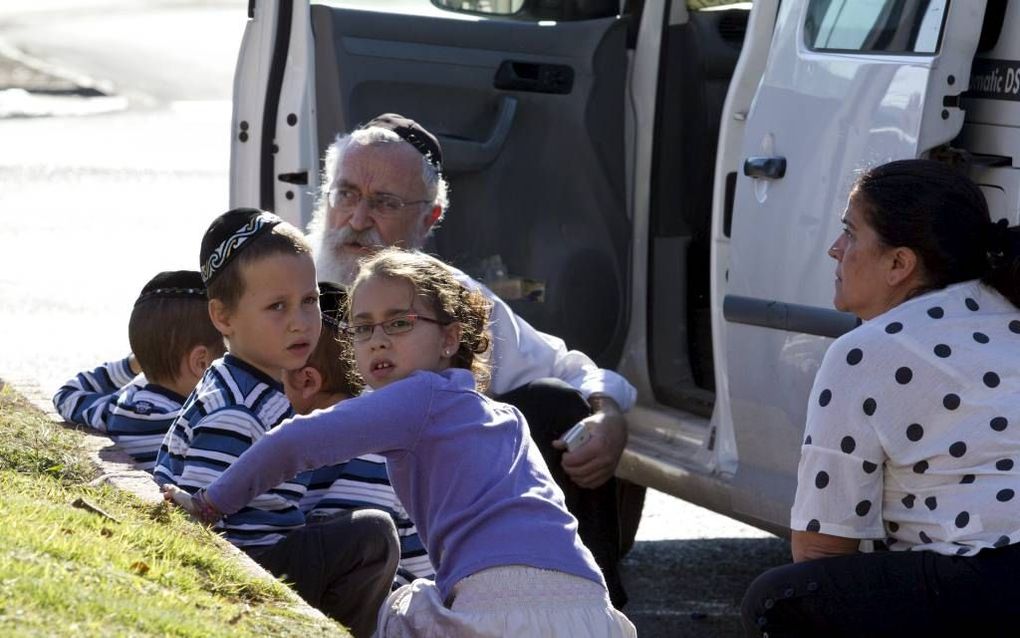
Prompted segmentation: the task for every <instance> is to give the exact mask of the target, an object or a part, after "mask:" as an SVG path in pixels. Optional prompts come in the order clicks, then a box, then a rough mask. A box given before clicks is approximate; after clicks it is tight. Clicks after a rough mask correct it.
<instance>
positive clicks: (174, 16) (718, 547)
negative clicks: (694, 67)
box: [0, 0, 788, 638]
mask: <svg viewBox="0 0 1020 638" xmlns="http://www.w3.org/2000/svg"><path fill="white" fill-rule="evenodd" d="M413 2H419V3H420V2H421V0H411V3H413ZM360 4H362V5H366V3H365V2H361V3H360ZM408 4H410V3H409V2H408V0H402V2H401V3H388V4H387V8H388V9H390V10H394V9H397V8H399V7H398V5H402V6H406V5H408ZM245 7H246V2H244V1H243V0H208V1H187V0H164V1H161V2H142V1H141V0H105V1H104V0H75V1H71V0H35V1H32V2H26V1H24V0H5V2H4V3H3V4H2V6H0V54H2V53H3V51H5V50H6V51H8V53H10V54H12V55H17V54H18V53H19V52H21V53H26V54H29V55H30V56H32V59H33V60H36V61H42V62H43V63H44V64H42V65H41V66H37V67H35V68H34V69H29V70H27V71H26V70H25V68H24V67H23V66H22V65H19V64H10V63H8V64H6V65H5V64H3V63H0V140H2V143H0V220H2V221H3V223H2V224H0V247H2V250H0V353H2V354H0V378H2V379H4V380H5V381H7V382H8V383H10V384H12V385H14V386H15V387H20V388H22V389H26V390H30V391H35V392H40V391H41V392H43V393H45V394H52V392H53V391H54V390H55V389H56V388H57V387H58V386H59V385H60V384H61V383H62V382H63V381H64V380H65V379H66V378H68V377H69V376H71V375H72V374H74V373H75V372H77V371H78V370H81V369H84V368H86V367H92V366H94V365H95V364H97V363H98V362H100V361H106V360H110V359H113V358H117V357H120V356H123V355H124V354H126V352H127V335H126V328H127V316H128V313H129V311H130V307H131V303H132V302H133V300H134V298H135V296H136V294H137V291H138V290H139V289H140V288H141V286H142V284H143V283H144V282H145V281H146V280H147V279H148V278H149V277H150V276H151V275H152V274H153V273H155V272H157V271H159V270H170V269H178V268H194V267H195V263H196V261H197V252H198V250H197V238H198V237H200V235H201V233H202V232H203V231H204V229H205V227H206V225H207V223H208V221H209V220H210V219H211V218H213V217H214V216H215V215H217V214H219V213H220V212H222V211H223V210H224V209H225V207H226V205H227V172H228V166H229V147H228V143H229V138H228V136H229V120H230V92H231V85H232V74H233V66H234V62H235V59H236V52H237V46H238V43H239V42H240V37H241V33H242V30H243V28H244V23H245ZM5 47H7V48H6V49H5ZM47 70H50V71H53V72H54V73H56V74H57V76H51V77H49V78H47ZM58 76H59V77H58ZM11 78H20V79H19V80H17V81H15V80H12V79H11ZM68 78H70V79H68ZM85 78H91V80H92V81H95V85H96V86H97V87H98V88H99V89H101V90H102V91H103V92H105V93H107V94H108V95H107V97H99V98H96V97H91V98H89V97H81V96H80V95H77V94H75V93H74V91H65V92H63V93H60V92H57V93H59V94H57V95H44V94H38V93H37V94H25V93H24V92H19V91H11V90H6V91H5V90H4V87H5V86H6V87H10V86H18V82H20V83H21V85H23V86H27V87H28V88H36V89H39V88H40V87H46V86H51V87H56V86H58V85H59V86H62V87H64V88H67V87H74V86H75V82H76V81H80V82H85V83H88V82H89V80H86V79H85ZM32 82H35V83H36V84H35V85H34V87H33V86H30V85H31V83H32ZM12 83H13V84H12ZM46 114H49V115H46ZM787 559H788V549H787V545H786V543H785V542H784V541H781V540H779V539H776V538H775V537H773V536H771V535H769V534H767V533H765V532H762V531H760V530H756V529H754V528H751V527H748V526H745V525H742V524H739V523H736V522H734V521H732V520H730V519H727V518H724V517H721V516H718V515H715V514H712V513H710V512H707V511H706V510H703V509H701V508H697V507H694V506H692V505H690V504H687V503H684V502H683V501H679V500H677V499H674V498H671V497H669V496H666V495H664V494H660V493H654V492H653V493H650V494H649V497H648V499H647V502H646V507H645V515H644V517H643V519H642V522H641V527H640V529H639V532H638V542H637V544H636V546H635V548H634V550H633V551H632V552H631V554H630V555H629V556H628V557H627V559H626V560H625V562H624V578H625V581H626V584H627V588H628V591H629V593H630V598H631V602H630V605H629V606H628V608H627V609H626V611H627V613H628V615H630V616H631V618H632V619H633V620H634V622H635V624H636V625H637V626H638V629H639V633H640V635H642V636H650V637H665V636H679V635H682V636H692V637H705V638H708V637H712V638H714V637H723V636H739V635H741V631H740V629H739V622H738V618H737V613H738V612H737V609H738V606H739V601H740V597H741V595H742V593H743V590H744V589H745V588H746V586H747V584H748V583H749V582H750V580H751V579H752V578H753V577H754V576H755V575H757V574H758V573H760V572H761V571H763V570H764V569H766V568H767V567H769V566H772V565H777V564H780V563H783V562H785V561H786V560H787Z"/></svg>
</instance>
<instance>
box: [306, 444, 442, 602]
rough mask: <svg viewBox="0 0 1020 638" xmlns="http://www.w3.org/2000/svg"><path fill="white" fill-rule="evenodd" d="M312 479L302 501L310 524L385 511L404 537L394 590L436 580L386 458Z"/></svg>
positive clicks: (369, 458)
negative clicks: (370, 510)
mask: <svg viewBox="0 0 1020 638" xmlns="http://www.w3.org/2000/svg"><path fill="white" fill-rule="evenodd" d="M311 475H312V477H311V479H310V481H309V484H308V492H307V493H306V494H305V497H304V498H303V499H301V509H302V510H303V511H304V512H305V515H306V516H307V517H308V519H309V520H312V519H313V518H316V517H318V516H330V515H333V514H337V513H339V512H343V511H347V510H352V509H358V508H365V507H371V508H375V509H380V510H383V511H385V512H387V513H388V514H389V515H390V516H391V517H393V523H394V524H395V525H396V527H397V535H398V536H399V537H400V564H399V565H398V567H397V575H396V579H395V580H394V581H393V586H394V589H395V588H397V587H400V586H401V585H406V584H408V583H410V582H411V581H412V580H414V579H416V578H435V576H436V570H435V569H434V568H433V567H432V562H431V561H430V560H429V556H428V552H427V551H426V550H425V546H424V545H423V544H422V542H421V539H420V538H418V530H417V529H416V528H415V527H414V523H413V522H412V521H411V517H410V516H409V515H408V514H407V511H406V510H405V509H404V507H403V505H401V504H400V499H398V498H397V495H396V493H395V492H394V491H393V487H392V486H391V485H390V478H389V475H388V474H387V473H386V459H385V458H383V457H382V456H379V455H377V454H366V455H364V456H359V457H358V458H355V459H352V460H350V461H348V462H346V463H340V464H338V465H329V466H326V467H321V468H319V469H317V470H312V472H311Z"/></svg>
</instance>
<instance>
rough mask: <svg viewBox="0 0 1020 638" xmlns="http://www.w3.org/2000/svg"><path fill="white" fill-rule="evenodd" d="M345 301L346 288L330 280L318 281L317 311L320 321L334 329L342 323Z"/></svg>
mask: <svg viewBox="0 0 1020 638" xmlns="http://www.w3.org/2000/svg"><path fill="white" fill-rule="evenodd" d="M345 303H347V289H346V288H344V287H343V286H340V285H337V284H335V283H333V282H331V281H320V282H319V312H321V313H322V322H323V323H325V324H326V325H328V326H330V327H331V328H333V329H334V330H339V329H340V326H341V324H342V323H343V321H342V319H341V317H343V312H344V304H345Z"/></svg>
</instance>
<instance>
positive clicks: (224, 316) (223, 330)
mask: <svg viewBox="0 0 1020 638" xmlns="http://www.w3.org/2000/svg"><path fill="white" fill-rule="evenodd" d="M209 320H210V321H212V324H213V326H215V328H216V329H217V330H219V331H220V334H221V335H223V336H224V337H227V338H229V337H230V335H232V334H233V332H234V329H233V328H232V327H231V322H230V309H229V308H227V304H225V303H223V302H222V301H220V300H219V299H210V300H209Z"/></svg>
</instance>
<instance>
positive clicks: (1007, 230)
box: [981, 219, 1020, 308]
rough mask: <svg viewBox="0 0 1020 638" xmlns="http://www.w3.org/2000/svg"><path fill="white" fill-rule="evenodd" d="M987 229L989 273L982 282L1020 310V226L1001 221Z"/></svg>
mask: <svg viewBox="0 0 1020 638" xmlns="http://www.w3.org/2000/svg"><path fill="white" fill-rule="evenodd" d="M987 228H988V231H987V234H988V238H987V245H988V273H987V274H986V275H985V276H984V277H982V278H981V281H983V282H984V283H985V284H987V285H989V286H991V287H992V288H995V289H996V290H997V291H999V294H1001V295H1002V296H1003V297H1005V298H1006V299H1009V301H1010V303H1012V304H1013V305H1014V306H1017V307H1018V308H1020V226H1010V225H1009V222H1008V221H1006V220H1005V219H1000V220H999V221H997V222H995V223H992V224H989V225H988V227H987Z"/></svg>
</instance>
